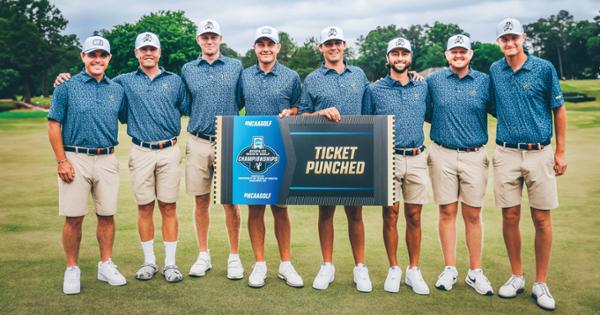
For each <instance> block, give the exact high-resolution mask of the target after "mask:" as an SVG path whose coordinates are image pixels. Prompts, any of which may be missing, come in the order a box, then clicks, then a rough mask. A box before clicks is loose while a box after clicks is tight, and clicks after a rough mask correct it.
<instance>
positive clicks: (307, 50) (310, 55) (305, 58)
mask: <svg viewBox="0 0 600 315" xmlns="http://www.w3.org/2000/svg"><path fill="white" fill-rule="evenodd" d="M317 47H318V42H317V39H316V38H314V37H310V38H308V39H307V40H306V41H305V42H304V44H302V46H300V47H298V48H296V49H295V50H294V53H293V55H292V58H291V59H290V61H289V62H288V64H287V66H288V67H290V68H291V69H293V70H295V71H296V72H298V75H300V78H302V80H304V78H305V77H306V76H307V75H308V74H309V73H311V72H312V71H314V70H315V69H317V68H318V67H319V66H320V65H321V53H320V52H319V49H318V48H317Z"/></svg>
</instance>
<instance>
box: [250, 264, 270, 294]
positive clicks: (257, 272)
mask: <svg viewBox="0 0 600 315" xmlns="http://www.w3.org/2000/svg"><path fill="white" fill-rule="evenodd" d="M265 279H267V264H266V263H265V262H264V261H262V262H257V263H255V264H254V268H252V273H250V276H249V277H248V286H249V287H251V288H262V287H263V286H264V285H265Z"/></svg>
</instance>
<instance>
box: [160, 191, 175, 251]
mask: <svg viewBox="0 0 600 315" xmlns="http://www.w3.org/2000/svg"><path fill="white" fill-rule="evenodd" d="M158 207H159V208H160V214H161V215H162V235H163V240H164V241H165V242H175V241H177V233H178V231H179V222H178V221H177V205H176V203H175V202H172V203H165V202H162V201H158Z"/></svg>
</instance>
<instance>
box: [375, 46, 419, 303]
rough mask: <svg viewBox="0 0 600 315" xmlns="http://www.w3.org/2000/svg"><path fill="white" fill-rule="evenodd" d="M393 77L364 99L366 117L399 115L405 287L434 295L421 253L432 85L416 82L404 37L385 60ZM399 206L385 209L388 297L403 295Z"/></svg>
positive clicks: (397, 142) (396, 148)
mask: <svg viewBox="0 0 600 315" xmlns="http://www.w3.org/2000/svg"><path fill="white" fill-rule="evenodd" d="M386 60H387V64H386V67H387V68H388V69H389V74H388V75H387V76H386V77H385V78H384V79H382V80H380V81H377V82H375V83H373V84H371V85H370V86H369V88H368V90H367V97H366V99H365V104H366V106H365V108H366V109H365V113H366V114H371V115H395V121H394V127H395V134H396V137H395V143H394V151H395V154H394V164H395V169H396V173H395V185H396V189H397V190H399V191H402V196H403V199H404V217H405V218H406V246H407V248H408V256H409V265H408V266H407V268H406V278H405V282H406V284H407V285H408V286H410V287H411V288H412V290H413V291H414V292H415V293H417V294H429V287H428V286H427V283H425V281H424V280H423V276H422V275H421V270H420V269H419V267H418V265H419V256H420V248H421V223H420V222H421V221H420V217H421V209H422V207H423V204H424V203H425V201H426V199H427V185H428V181H429V180H428V177H427V153H426V152H424V150H425V146H424V145H423V142H424V139H425V136H424V134H423V124H424V122H425V117H426V112H427V102H428V101H429V94H428V91H427V82H425V81H415V80H414V78H413V77H412V76H411V75H409V73H408V69H409V68H410V65H411V63H412V47H411V44H410V42H409V41H408V40H406V39H405V38H402V37H398V38H394V39H392V40H391V41H390V42H389V43H388V46H387V55H386ZM398 213H399V204H398V203H396V204H395V205H392V206H388V207H383V239H384V242H385V248H386V251H387V254H388V260H389V264H390V269H389V270H388V275H387V278H386V280H385V283H384V286H383V289H384V290H385V291H388V292H398V291H399V290H400V278H401V277H402V269H400V267H399V265H398V258H397V257H396V252H397V248H398V228H397V227H396V225H397V222H398Z"/></svg>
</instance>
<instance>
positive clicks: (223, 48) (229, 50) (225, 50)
mask: <svg viewBox="0 0 600 315" xmlns="http://www.w3.org/2000/svg"><path fill="white" fill-rule="evenodd" d="M219 50H220V52H221V53H222V54H223V55H225V56H227V57H231V58H235V59H242V57H240V54H238V52H237V51H235V50H233V48H231V47H229V46H227V44H226V43H221V46H220V48H219Z"/></svg>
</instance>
